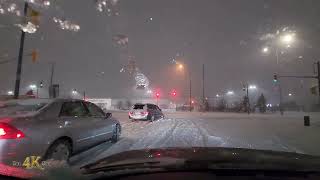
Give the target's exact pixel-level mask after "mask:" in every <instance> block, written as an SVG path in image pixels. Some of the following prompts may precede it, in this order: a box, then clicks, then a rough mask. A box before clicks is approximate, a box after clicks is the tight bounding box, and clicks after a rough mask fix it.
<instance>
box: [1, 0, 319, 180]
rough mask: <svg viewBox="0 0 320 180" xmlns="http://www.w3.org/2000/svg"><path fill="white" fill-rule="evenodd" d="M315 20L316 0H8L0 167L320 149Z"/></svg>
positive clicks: (3, 37) (3, 40) (306, 152)
mask: <svg viewBox="0 0 320 180" xmlns="http://www.w3.org/2000/svg"><path fill="white" fill-rule="evenodd" d="M319 18H320V0H0V41H1V43H0V102H5V103H0V104H1V105H0V115H1V118H0V166H1V163H3V164H5V165H7V166H10V167H13V168H20V169H23V170H30V169H33V170H34V169H38V170H39V169H41V168H39V167H35V163H33V165H32V166H31V164H32V163H30V164H29V165H28V163H24V162H25V161H26V159H28V158H29V160H30V159H31V158H32V157H31V156H34V157H36V158H37V157H39V161H41V162H42V161H43V163H44V165H48V163H47V162H46V161H49V160H57V161H59V162H67V163H66V164H67V166H68V167H71V168H76V169H79V168H80V167H83V166H84V165H87V164H90V163H95V162H97V161H99V160H101V159H104V158H110V157H113V155H116V154H118V153H121V152H126V151H133V150H141V151H143V152H147V151H148V150H150V149H158V148H160V149H169V148H183V149H188V148H189V149H190V148H191V149H192V148H194V147H197V148H208V150H209V149H210V148H221V149H225V148H234V149H239V148H243V149H248V150H254V151H262V150H268V151H276V152H284V153H285V154H287V153H297V154H303V155H312V156H320V143H319V139H320V133H319V132H320V87H319V84H320V62H319V61H320V22H319ZM51 102H53V103H51ZM49 104H50V105H49ZM66 110H67V111H68V112H67V113H66ZM29 113H30V114H32V113H37V116H35V117H31V116H27V115H25V116H21V117H20V116H15V115H20V114H29ZM38 114H39V116H38ZM23 118H25V119H28V120H29V121H21V120H20V119H23ZM39 119H41V121H39ZM3 124H4V125H3ZM2 126H3V127H2ZM7 131H8V132H7ZM8 134H9V135H8ZM3 139H4V140H3ZM2 140H3V141H2ZM2 142H5V143H2ZM7 142H11V144H10V143H7ZM21 149H28V152H25V151H23V152H22V150H21ZM144 150H145V151H144ZM170 152H172V151H170ZM179 152H180V151H179ZM201 152H203V153H204V152H205V151H201ZM124 154H125V153H124ZM222 154H223V153H222ZM166 155H168V154H166ZM120 156H121V158H124V159H121V160H123V161H125V160H128V161H130V158H132V157H129V156H128V157H127V156H125V155H123V154H122V155H120ZM172 156H173V155H172ZM34 157H33V158H34ZM147 157H149V154H148V155H147ZM152 157H156V156H154V155H152ZM161 157H162V156H161ZM253 157H254V158H255V160H256V162H263V161H259V157H255V156H253ZM126 158H127V159H126ZM135 158H136V159H140V158H141V156H138V155H137V156H136V157H135ZM186 158H188V157H186ZM209 159H210V158H209V156H208V158H206V160H209ZM226 159H228V158H226ZM2 160H3V161H4V162H2ZM140 160H141V159H140ZM119 161H120V160H119ZM121 162H122V161H121ZM46 163H47V164H46ZM49 164H50V163H49ZM62 164H63V163H62ZM102 164H103V163H102ZM280 164H281V163H280ZM40 165H41V164H40ZM42 165H43V164H42ZM42 165H41V166H42ZM60 165H61V164H59V167H60ZM231 165H232V163H231ZM61 166H63V165H61ZM0 169H1V167H0ZM44 169H46V168H44ZM41 170H43V169H41ZM0 174H1V170H0Z"/></svg>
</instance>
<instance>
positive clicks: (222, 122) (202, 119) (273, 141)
mask: <svg viewBox="0 0 320 180" xmlns="http://www.w3.org/2000/svg"><path fill="white" fill-rule="evenodd" d="M303 115H304V114H286V115H285V116H284V117H281V116H279V115H277V114H273V115H260V114H252V115H250V116H248V115H246V114H232V113H205V114H204V113H167V114H166V118H165V119H161V120H158V121H156V122H153V123H150V122H147V121H131V120H129V119H128V117H127V113H126V112H114V113H113V116H114V117H117V118H118V119H119V120H120V122H121V126H122V135H121V139H120V141H119V142H117V143H116V144H111V143H104V144H101V145H99V146H97V147H95V148H93V149H91V150H89V151H87V152H84V153H82V154H80V155H76V156H75V157H74V158H73V159H74V160H73V165H74V166H75V167H77V166H81V165H84V164H86V163H88V162H93V161H95V160H98V159H101V158H103V157H107V156H109V155H112V154H115V153H118V152H122V151H127V150H134V149H145V148H166V147H196V146H199V147H235V148H252V149H265V150H276V151H290V152H298V153H306V154H313V155H320V143H319V141H318V139H319V138H320V133H319V130H320V115H318V114H313V115H312V116H311V120H312V123H311V126H310V127H304V126H303Z"/></svg>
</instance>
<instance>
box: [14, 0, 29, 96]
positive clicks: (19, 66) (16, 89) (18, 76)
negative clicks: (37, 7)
mask: <svg viewBox="0 0 320 180" xmlns="http://www.w3.org/2000/svg"><path fill="white" fill-rule="evenodd" d="M27 12H28V3H27V2H25V3H24V10H23V13H24V21H25V19H26V16H27ZM24 39H25V32H24V31H23V30H21V37H20V48H19V56H18V64H17V72H16V83H15V87H14V98H15V99H18V98H19V91H20V82H21V71H22V57H23V47H24Z"/></svg>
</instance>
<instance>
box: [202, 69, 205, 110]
mask: <svg viewBox="0 0 320 180" xmlns="http://www.w3.org/2000/svg"><path fill="white" fill-rule="evenodd" d="M204 70H205V69H204V64H202V105H203V106H204V104H205V94H204V88H205V84H204V83H205V82H204V80H205V79H204Z"/></svg>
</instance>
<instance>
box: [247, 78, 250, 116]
mask: <svg viewBox="0 0 320 180" xmlns="http://www.w3.org/2000/svg"><path fill="white" fill-rule="evenodd" d="M247 99H248V102H247V111H248V114H250V100H249V99H250V98H249V84H247Z"/></svg>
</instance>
